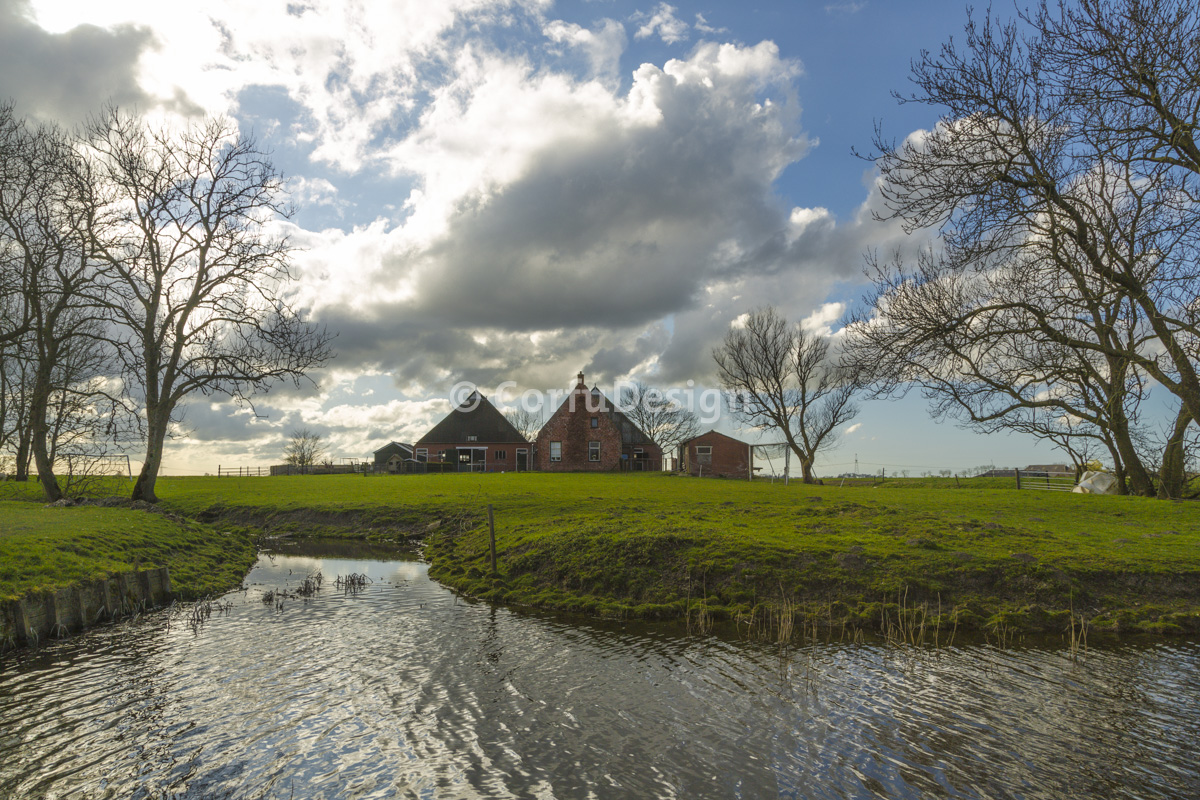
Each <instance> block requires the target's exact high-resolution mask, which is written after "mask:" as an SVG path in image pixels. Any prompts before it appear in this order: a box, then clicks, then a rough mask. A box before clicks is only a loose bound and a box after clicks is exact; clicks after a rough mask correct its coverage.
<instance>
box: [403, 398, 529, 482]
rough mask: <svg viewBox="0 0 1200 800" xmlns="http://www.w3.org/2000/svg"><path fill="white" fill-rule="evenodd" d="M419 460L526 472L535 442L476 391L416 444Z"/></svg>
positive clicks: (461, 467)
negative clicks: (529, 439)
mask: <svg viewBox="0 0 1200 800" xmlns="http://www.w3.org/2000/svg"><path fill="white" fill-rule="evenodd" d="M414 448H415V450H416V458H417V460H419V461H425V460H427V461H429V462H433V463H436V462H442V463H444V464H451V465H453V466H452V467H450V468H449V469H450V471H452V472H513V471H519V472H524V471H526V470H528V469H530V468H531V464H532V459H531V458H530V455H531V453H530V450H531V445H530V443H529V442H528V441H526V440H525V439H524V438H523V437H522V436H521V434H520V433H518V432H517V429H516V428H514V427H513V426H512V424H511V423H509V421H508V420H506V419H505V418H504V415H503V414H501V413H500V412H499V411H498V410H497V409H496V407H495V406H494V405H492V404H491V403H490V402H488V399H487V398H486V397H484V396H483V395H481V394H479V393H478V392H472V394H471V396H470V397H468V398H467V399H466V400H465V401H463V404H462V405H460V406H459V407H458V408H456V409H454V410H453V411H451V412H450V414H449V415H448V416H447V417H446V418H445V419H443V420H442V421H441V422H439V423H438V424H437V425H435V426H434V427H433V430H431V431H430V432H429V433H427V434H425V435H424V436H422V437H421V438H420V439H418V440H417V442H416V444H415V445H414Z"/></svg>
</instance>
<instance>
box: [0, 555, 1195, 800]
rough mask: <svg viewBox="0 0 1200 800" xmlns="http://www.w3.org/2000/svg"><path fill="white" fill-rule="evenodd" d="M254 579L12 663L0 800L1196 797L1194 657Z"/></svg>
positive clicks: (313, 560)
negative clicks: (1078, 654) (755, 626)
mask: <svg viewBox="0 0 1200 800" xmlns="http://www.w3.org/2000/svg"><path fill="white" fill-rule="evenodd" d="M318 569H319V570H321V571H322V572H323V574H324V576H325V584H324V588H323V589H322V590H321V591H320V592H319V593H318V594H317V595H316V596H315V597H313V598H311V599H309V600H307V601H305V600H300V599H285V600H284V601H283V607H282V609H278V608H277V607H276V605H275V604H264V603H263V602H262V601H261V597H262V593H263V592H264V591H265V590H267V589H279V588H288V589H294V588H295V586H296V585H298V583H299V582H300V581H301V580H303V578H304V576H305V575H307V574H309V573H310V572H313V571H315V570H318ZM351 573H365V574H367V575H368V576H370V578H371V579H372V583H371V584H370V585H368V586H367V588H366V589H365V590H364V591H362V592H359V593H353V594H351V593H346V592H343V591H339V590H338V589H336V588H335V587H334V586H333V585H332V582H333V578H334V577H336V576H337V575H348V574H351ZM248 582H249V584H250V585H249V587H248V589H247V590H246V591H244V592H238V593H234V594H232V595H230V596H229V598H228V599H229V600H230V601H231V602H232V603H233V606H232V608H230V609H229V611H228V612H227V613H223V614H218V615H215V616H213V617H212V618H210V619H209V621H208V622H207V623H206V624H204V625H202V626H200V627H199V628H192V627H190V626H188V625H187V624H186V623H183V622H181V620H180V618H179V616H178V615H176V617H175V618H174V619H173V620H171V621H169V620H168V615H165V614H157V615H148V616H146V617H143V618H142V619H141V620H139V621H138V622H136V623H132V624H122V625H118V626H112V627H109V628H105V629H100V630H96V631H93V632H91V633H89V634H87V635H85V636H81V637H78V638H76V639H73V640H70V641H66V642H59V643H53V644H51V645H49V646H47V647H45V648H43V649H42V650H40V651H37V652H30V653H23V654H20V655H18V656H16V657H11V656H10V657H9V658H8V659H7V660H6V661H5V662H4V664H3V666H2V669H0V720H2V721H0V795H3V796H11V797H29V798H37V797H86V798H91V797H97V798H99V797H128V796H142V797H159V796H170V797H184V798H200V797H212V796H216V797H224V796H231V797H239V798H240V797H247V798H255V797H272V798H273V797H281V798H284V797H296V798H303V797H328V798H333V797H338V798H343V797H345V798H375V797H379V798H383V797H397V796H400V797H405V796H409V797H437V798H442V797H463V798H474V797H559V798H575V797H679V798H697V797H746V798H758V797H776V796H781V797H830V798H842V797H861V796H872V795H873V796H881V797H1003V796H1022V797H1031V798H1038V797H1046V798H1054V797H1064V796H1089V795H1090V796H1104V797H1110V796H1115V797H1119V796H1127V797H1151V798H1154V797H1161V798H1168V797H1180V796H1197V795H1200V772H1198V770H1197V766H1196V765H1197V763H1198V762H1200V752H1198V749H1197V748H1198V746H1197V742H1198V741H1200V678H1198V677H1197V675H1198V672H1200V671H1198V670H1197V668H1196V667H1197V665H1198V663H1200V646H1198V645H1197V644H1196V643H1171V644H1165V645H1157V646H1149V647H1146V646H1125V647H1118V648H1113V649H1105V650H1093V651H1091V652H1089V653H1088V654H1087V656H1086V658H1084V659H1082V660H1081V661H1079V662H1075V661H1072V660H1071V659H1069V658H1068V657H1066V654H1065V652H1064V650H1063V649H1062V648H1058V649H1053V648H1051V649H1037V648H1022V649H1008V650H1001V649H997V648H993V647H987V646H973V647H954V648H941V649H938V650H932V649H930V650H914V649H912V648H897V647H888V646H885V645H874V644H869V645H861V644H860V645H846V644H808V645H805V646H803V647H799V648H795V649H791V650H788V651H785V652H781V651H780V650H779V649H778V648H775V647H771V646H764V645H761V644H755V643H748V642H739V641H736V640H735V639H723V638H719V637H707V638H703V639H700V638H689V637H686V636H683V635H680V632H679V631H677V630H676V629H674V628H672V627H669V626H651V625H632V624H629V625H626V624H620V623H597V622H589V621H579V620H565V619H562V618H559V617H553V616H549V615H539V614H523V613H514V612H511V611H508V610H504V609H497V608H492V607H489V606H487V605H485V604H477V603H470V602H464V601H461V600H459V599H457V598H456V597H455V596H454V595H453V594H452V593H450V592H447V591H446V590H444V589H442V588H441V587H440V586H438V585H437V584H435V583H432V582H430V581H429V580H428V579H427V578H426V577H425V571H424V566H423V565H421V564H419V563H417V562H412V561H390V562H389V561H373V560H354V559H351V558H344V557H342V558H324V557H320V556H319V555H317V556H314V555H305V556H300V555H291V556H289V555H276V556H274V557H273V558H266V557H264V558H262V559H260V562H259V565H258V566H257V567H256V568H255V570H254V572H253V573H252V574H251V576H250V578H249V581H248Z"/></svg>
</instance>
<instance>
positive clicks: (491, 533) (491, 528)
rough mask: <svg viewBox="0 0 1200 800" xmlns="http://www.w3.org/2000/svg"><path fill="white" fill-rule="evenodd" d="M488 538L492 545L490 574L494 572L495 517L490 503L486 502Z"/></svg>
mask: <svg viewBox="0 0 1200 800" xmlns="http://www.w3.org/2000/svg"><path fill="white" fill-rule="evenodd" d="M488 539H489V541H490V542H491V546H492V574H493V575H495V574H496V518H495V517H494V516H493V515H492V504H491V503H488Z"/></svg>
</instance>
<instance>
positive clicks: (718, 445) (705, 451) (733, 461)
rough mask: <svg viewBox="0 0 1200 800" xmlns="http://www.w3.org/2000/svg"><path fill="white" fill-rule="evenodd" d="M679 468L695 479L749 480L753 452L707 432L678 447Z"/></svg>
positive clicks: (729, 439) (727, 437)
mask: <svg viewBox="0 0 1200 800" xmlns="http://www.w3.org/2000/svg"><path fill="white" fill-rule="evenodd" d="M679 468H680V470H681V471H683V472H685V473H687V474H688V475H694V476H696V477H703V478H736V479H739V480H748V479H749V478H750V476H751V475H752V474H753V472H754V451H753V450H752V448H751V447H750V445H748V444H746V443H745V442H743V441H741V440H739V439H734V438H733V437H732V436H726V435H725V434H723V433H718V432H717V431H709V432H708V433H703V434H701V435H699V436H697V437H696V438H694V439H689V440H688V441H686V442H684V443H683V444H681V445H679Z"/></svg>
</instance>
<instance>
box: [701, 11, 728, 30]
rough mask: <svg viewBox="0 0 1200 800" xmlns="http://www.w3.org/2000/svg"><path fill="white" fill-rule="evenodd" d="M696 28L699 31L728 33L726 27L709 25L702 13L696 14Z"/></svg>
mask: <svg viewBox="0 0 1200 800" xmlns="http://www.w3.org/2000/svg"><path fill="white" fill-rule="evenodd" d="M696 30H698V31H700V32H701V33H728V32H729V29H728V28H714V27H713V26H711V25H709V24H708V20H706V19H705V18H704V15H703V14H697V15H696Z"/></svg>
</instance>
